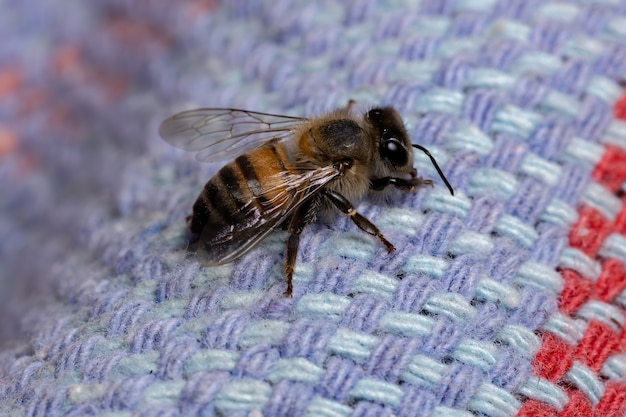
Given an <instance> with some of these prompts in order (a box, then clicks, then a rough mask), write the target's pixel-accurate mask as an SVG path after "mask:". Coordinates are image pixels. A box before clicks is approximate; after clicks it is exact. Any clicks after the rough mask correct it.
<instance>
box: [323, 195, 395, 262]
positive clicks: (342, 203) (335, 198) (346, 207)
mask: <svg viewBox="0 0 626 417" xmlns="http://www.w3.org/2000/svg"><path fill="white" fill-rule="evenodd" d="M323 193H324V195H325V196H326V197H327V198H328V200H330V202H331V203H333V204H334V206H335V207H337V208H338V209H339V210H341V212H342V213H344V214H347V215H348V216H350V218H351V219H352V221H353V222H354V224H356V225H357V226H358V227H359V229H361V230H363V231H364V232H366V233H369V234H370V235H372V236H376V237H377V238H378V239H379V240H380V241H381V242H383V245H385V246H386V247H387V251H389V252H393V251H394V250H396V248H395V247H394V246H393V245H392V244H391V242H389V241H388V240H387V239H386V238H385V236H383V234H382V233H381V232H380V230H378V227H376V226H375V225H374V223H372V222H371V221H369V220H368V219H367V218H365V217H363V216H362V215H361V214H359V212H357V211H356V209H355V208H354V206H353V205H352V203H351V202H350V201H349V200H348V199H347V198H345V197H344V196H343V195H341V194H339V193H338V192H336V191H332V190H324V191H323Z"/></svg>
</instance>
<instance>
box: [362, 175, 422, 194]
mask: <svg viewBox="0 0 626 417" xmlns="http://www.w3.org/2000/svg"><path fill="white" fill-rule="evenodd" d="M433 184H434V183H433V180H429V179H425V178H421V177H413V178H411V179H410V180H407V179H405V178H394V177H383V178H376V179H374V180H372V185H371V186H370V188H371V189H372V190H375V191H381V190H384V189H385V188H387V187H388V186H390V185H393V186H394V187H396V188H399V189H401V190H404V191H413V190H414V189H415V187H420V186H422V185H430V186H431V187H432V186H433Z"/></svg>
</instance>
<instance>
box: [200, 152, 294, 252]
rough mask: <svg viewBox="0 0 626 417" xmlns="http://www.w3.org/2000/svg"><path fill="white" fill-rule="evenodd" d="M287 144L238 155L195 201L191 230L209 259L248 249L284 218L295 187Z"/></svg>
mask: <svg viewBox="0 0 626 417" xmlns="http://www.w3.org/2000/svg"><path fill="white" fill-rule="evenodd" d="M292 171H293V167H292V165H291V163H290V162H289V159H288V156H287V154H286V149H285V148H284V146H283V145H282V144H280V143H278V144H275V143H270V144H267V145H265V146H263V147H261V148H258V149H255V150H253V151H252V152H249V153H247V154H244V155H241V156H239V157H238V158H237V159H235V160H234V161H232V162H230V163H229V164H227V165H225V166H224V167H223V168H222V169H220V171H219V172H218V173H217V174H216V175H215V176H214V177H213V178H211V179H210V180H209V182H208V183H207V184H206V185H205V187H204V189H203V190H202V192H201V193H200V196H199V197H198V199H197V200H196V202H195V204H194V206H193V214H192V216H191V223H190V229H191V231H192V232H193V233H195V234H199V235H200V238H199V240H198V243H197V245H198V246H199V247H200V248H202V249H205V250H206V252H208V254H207V256H208V261H209V262H211V263H226V262H230V261H232V260H234V259H235V258H237V257H238V256H240V255H242V254H243V253H245V252H246V251H247V250H248V249H250V247H251V246H252V245H253V244H254V243H255V242H256V241H257V240H258V238H259V236H263V235H264V234H265V232H268V231H270V230H271V229H272V228H274V227H275V226H276V225H277V224H276V223H277V222H278V220H281V218H279V216H278V213H279V212H280V211H281V210H282V209H284V207H286V206H287V205H289V202H290V200H291V199H292V198H293V196H294V193H295V190H294V189H293V188H291V187H289V186H288V183H287V181H286V178H287V176H288V175H289V174H290V172H292Z"/></svg>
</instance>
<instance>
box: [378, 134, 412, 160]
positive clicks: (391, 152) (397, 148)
mask: <svg viewBox="0 0 626 417" xmlns="http://www.w3.org/2000/svg"><path fill="white" fill-rule="evenodd" d="M380 154H381V156H382V157H383V158H385V159H386V160H388V161H389V162H391V165H393V166H395V167H402V166H405V165H406V164H407V163H408V162H409V155H408V154H407V151H406V149H404V146H402V143H400V141H399V140H398V139H396V138H390V139H387V140H385V141H384V142H383V143H382V144H381V146H380Z"/></svg>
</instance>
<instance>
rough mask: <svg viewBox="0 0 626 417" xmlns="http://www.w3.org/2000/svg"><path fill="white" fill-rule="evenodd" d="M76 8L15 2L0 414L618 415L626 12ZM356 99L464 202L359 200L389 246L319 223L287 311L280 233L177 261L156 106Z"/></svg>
mask: <svg viewBox="0 0 626 417" xmlns="http://www.w3.org/2000/svg"><path fill="white" fill-rule="evenodd" d="M65 3H66V4H65V5H64V8H63V9H62V10H61V9H59V8H58V6H57V2H53V1H51V0H43V1H38V2H34V1H31V0H28V1H24V2H21V3H19V4H18V3H11V4H9V3H7V2H4V3H0V16H3V17H0V19H1V20H3V21H5V22H4V23H7V24H0V34H2V35H3V39H10V40H12V42H7V43H6V45H2V46H0V158H3V163H2V165H0V172H1V173H2V174H1V175H2V178H3V179H5V180H3V181H0V183H1V184H0V190H2V192H1V193H2V195H3V196H7V198H6V199H4V198H3V200H4V201H2V202H0V207H2V212H1V213H0V234H1V235H2V236H3V237H4V239H3V241H2V242H0V257H2V264H3V265H4V266H2V269H0V272H2V275H3V276H2V278H1V279H0V285H2V291H0V292H2V293H3V295H2V298H1V300H2V304H3V306H2V307H1V308H2V310H0V311H2V313H3V315H6V317H8V318H9V319H11V323H14V325H13V327H11V328H9V327H7V328H6V329H3V330H2V332H0V335H2V336H3V338H4V340H3V343H2V346H3V349H2V351H0V414H7V415H12V416H13V415H15V416H57V415H58V416H60V415H68V416H84V415H94V416H95V415H103V416H104V415H116V416H117V415H119V416H127V415H137V416H146V417H147V416H186V415H202V416H250V417H252V416H307V417H309V416H310V417H312V416H328V417H330V416H337V417H343V416H346V417H347V416H351V417H352V416H362V417H365V416H398V417H401V416H402V417H405V416H459V417H461V416H462V417H465V416H490V417H505V416H579V415H589V416H592V415H596V416H622V415H624V413H625V412H626V381H625V380H624V378H625V377H626V355H625V354H624V348H625V347H626V342H625V341H626V336H625V335H626V333H625V332H624V322H625V317H626V316H625V311H626V310H625V308H626V197H625V192H626V95H625V93H624V88H623V86H624V83H625V82H626V29H625V28H626V3H624V2H620V1H612V0H587V1H579V2H574V1H570V2H568V1H560V2H542V1H538V0H531V1H524V0H511V1H505V0H502V1H496V0H493V1H480V2H478V1H467V0H457V1H452V0H449V1H448V0H441V1H434V2H429V1H424V2H415V3H414V2H410V1H383V0H379V1H372V2H358V1H347V2H334V1H320V2H307V1H303V0H299V1H287V0H274V1H272V2H269V1H268V2H261V1H259V2H249V1H244V0H238V1H229V2H224V4H221V5H218V4H215V3H213V2H210V1H199V0H186V1H181V2H172V3H167V4H166V3H163V2H151V1H130V0H111V1H109V2H107V4H106V5H104V4H97V5H96V4H95V3H92V4H89V3H87V2H80V1H75V0H70V1H69V2H65ZM12 21H19V22H21V24H20V25H10V24H9V22H12ZM13 41H15V42H13ZM349 99H355V100H357V101H358V102H359V103H360V104H361V105H363V106H372V105H380V104H391V105H393V106H395V107H396V108H397V109H398V110H399V111H400V112H401V114H402V115H403V116H404V117H405V121H406V123H407V127H408V129H409V133H410V134H411V136H412V138H413V140H414V141H415V142H416V143H419V144H420V145H423V146H425V147H427V148H428V149H429V150H430V151H431V152H432V154H433V155H434V156H435V157H436V158H437V160H438V162H439V164H440V165H441V167H442V169H443V170H444V172H445V173H446V176H447V177H448V179H449V180H450V182H451V183H452V185H453V186H454V188H455V195H454V196H450V195H449V193H448V191H447V189H446V188H445V186H444V185H443V184H442V182H441V181H440V179H439V178H438V176H437V173H436V171H435V170H434V168H433V167H432V165H431V164H430V162H429V160H428V158H426V157H425V156H424V155H421V154H420V153H417V154H416V163H415V165H416V167H417V169H418V171H419V173H420V175H422V176H424V177H427V178H433V179H434V180H435V183H436V185H435V187H433V188H423V189H419V190H417V191H416V192H414V193H410V194H409V193H401V192H397V193H395V194H394V195H393V198H392V200H391V201H390V202H389V203H388V204H387V203H379V202H371V201H364V202H361V203H360V204H359V205H358V210H359V211H360V212H361V213H362V214H363V215H365V216H366V217H368V218H369V219H370V220H372V222H374V223H375V224H376V225H377V226H378V227H379V228H380V229H381V230H382V231H383V233H384V234H385V236H386V237H387V238H388V239H389V240H390V241H391V242H392V243H393V244H394V245H395V247H396V248H397V250H396V252H394V253H393V254H387V253H386V250H385V248H384V246H382V245H381V244H380V242H378V241H376V240H375V239H372V238H371V237H370V236H368V235H366V234H364V233H362V232H361V231H359V230H358V229H357V228H356V227H355V226H354V225H353V224H352V223H351V221H350V220H349V219H348V218H346V217H345V216H338V217H337V218H336V219H335V220H333V221H331V222H328V223H325V222H318V223H316V224H313V225H311V226H309V227H307V229H306V230H305V232H304V233H303V235H302V238H301V245H300V252H299V255H298V264H297V269H296V273H295V277H294V278H295V279H294V297H293V298H292V299H290V298H285V297H283V295H282V292H283V291H284V289H285V282H284V274H283V268H284V246H285V238H286V233H285V232H283V231H276V232H274V233H272V234H271V235H270V236H269V237H268V238H267V239H266V240H264V241H263V242H262V243H261V244H260V245H258V246H257V247H256V248H255V249H253V250H252V251H251V252H249V253H248V254H246V255H245V256H244V257H243V258H241V259H240V260H238V261H236V262H234V263H233V264H229V265H225V266H222V267H217V268H203V267H201V266H200V265H199V264H198V263H197V262H196V261H195V260H194V258H193V257H189V256H188V255H187V254H186V253H185V251H184V246H185V239H186V236H187V232H186V226H185V221H184V218H185V216H186V215H187V214H189V211H190V210H191V205H192V204H193V201H194V199H195V198H196V196H197V194H198V192H199V190H200V189H201V187H202V186H203V185H204V183H205V182H206V181H207V180H208V179H209V178H210V176H211V175H212V174H213V173H215V172H216V170H217V169H218V166H217V165H214V164H199V163H197V162H196V161H194V159H193V156H191V155H187V154H184V153H182V152H178V151H176V150H175V149H173V148H171V147H169V146H168V145H167V144H165V143H164V142H163V141H162V140H161V139H159V138H158V136H157V133H156V129H157V126H158V124H159V123H160V122H161V121H162V120H163V119H164V118H165V117H167V116H169V115H170V114H172V113H173V112H175V111H178V110H182V109H187V108H194V107H205V106H206V107H208V106H210V107H234V108H245V109H250V110H258V111H265V112H274V113H284V114H289V115H294V116H311V115H315V114H319V113H323V112H325V111H329V110H332V109H334V108H337V107H340V106H343V105H345V104H346V102H347V101H348V100H349ZM5 162H6V163H5ZM21 282H25V283H26V284H21ZM20 285H23V286H24V288H21V287H20ZM5 289H6V290H5Z"/></svg>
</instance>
